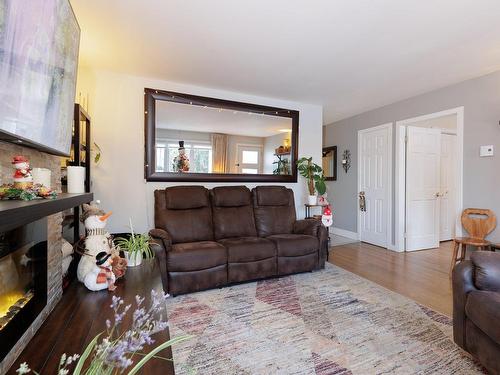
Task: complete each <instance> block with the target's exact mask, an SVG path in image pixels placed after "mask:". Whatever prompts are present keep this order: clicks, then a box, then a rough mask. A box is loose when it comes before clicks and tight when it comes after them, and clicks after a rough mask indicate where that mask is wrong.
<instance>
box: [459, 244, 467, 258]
mask: <svg viewBox="0 0 500 375" xmlns="http://www.w3.org/2000/svg"><path fill="white" fill-rule="evenodd" d="M459 246H460V261H462V260H465V256H466V255H467V245H466V244H464V243H461V244H459Z"/></svg>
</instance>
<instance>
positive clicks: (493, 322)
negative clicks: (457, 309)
mask: <svg viewBox="0 0 500 375" xmlns="http://www.w3.org/2000/svg"><path fill="white" fill-rule="evenodd" d="M465 313H466V315H467V318H468V319H470V320H471V321H472V322H473V323H474V324H475V325H476V326H477V327H478V328H479V329H481V331H483V332H484V333H485V334H487V335H488V336H489V337H490V338H491V339H492V340H493V341H495V342H496V343H497V344H499V345H500V293H496V292H489V291H481V290H478V291H472V292H470V293H469V295H468V296H467V303H466V305H465Z"/></svg>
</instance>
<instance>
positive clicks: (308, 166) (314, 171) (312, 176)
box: [297, 157, 326, 205]
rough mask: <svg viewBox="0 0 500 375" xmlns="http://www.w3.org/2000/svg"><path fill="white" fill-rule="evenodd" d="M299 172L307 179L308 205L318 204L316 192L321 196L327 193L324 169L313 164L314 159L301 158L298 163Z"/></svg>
mask: <svg viewBox="0 0 500 375" xmlns="http://www.w3.org/2000/svg"><path fill="white" fill-rule="evenodd" d="M297 170H298V171H299V173H300V175H301V176H302V177H305V178H306V179H307V190H308V191H309V199H308V203H309V204H310V205H315V204H316V203H317V197H316V194H315V193H316V192H318V194H319V195H323V194H325V193H326V184H325V176H324V175H323V169H322V168H321V167H320V166H319V165H317V164H315V163H313V162H312V157H310V158H300V159H299V160H298V161H297Z"/></svg>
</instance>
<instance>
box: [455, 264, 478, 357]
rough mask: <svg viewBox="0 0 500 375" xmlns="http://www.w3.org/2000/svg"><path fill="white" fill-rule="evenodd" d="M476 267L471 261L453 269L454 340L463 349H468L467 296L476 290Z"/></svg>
mask: <svg viewBox="0 0 500 375" xmlns="http://www.w3.org/2000/svg"><path fill="white" fill-rule="evenodd" d="M473 276H474V266H473V264H472V262H471V261H470V260H466V261H463V262H460V263H459V264H457V265H456V266H455V268H453V274H452V280H453V339H454V340H455V342H456V343H457V344H458V345H459V346H460V347H462V348H463V349H464V350H467V348H466V344H465V343H466V341H465V322H466V320H467V317H466V315H465V305H466V303H467V295H468V294H469V293H470V292H472V291H473V290H476V287H475V286H474V279H473Z"/></svg>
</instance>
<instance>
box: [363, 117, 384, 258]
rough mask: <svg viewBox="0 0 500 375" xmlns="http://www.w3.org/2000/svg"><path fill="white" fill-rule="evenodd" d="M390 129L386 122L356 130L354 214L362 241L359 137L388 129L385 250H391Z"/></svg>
mask: <svg viewBox="0 0 500 375" xmlns="http://www.w3.org/2000/svg"><path fill="white" fill-rule="evenodd" d="M392 127H393V123H392V122H388V123H386V124H382V125H378V126H374V127H371V128H368V129H362V130H358V182H357V188H358V189H357V191H356V212H357V213H358V215H357V219H358V220H357V221H358V227H357V229H358V239H359V240H360V241H363V239H362V238H361V211H360V210H359V192H360V191H361V135H362V134H364V133H369V132H371V131H374V130H379V129H388V138H389V139H388V142H387V148H388V149H387V159H388V160H387V190H388V191H387V204H388V207H387V223H386V225H387V248H388V249H392V245H391V244H392V147H393V146H392V144H393V143H392Z"/></svg>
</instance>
